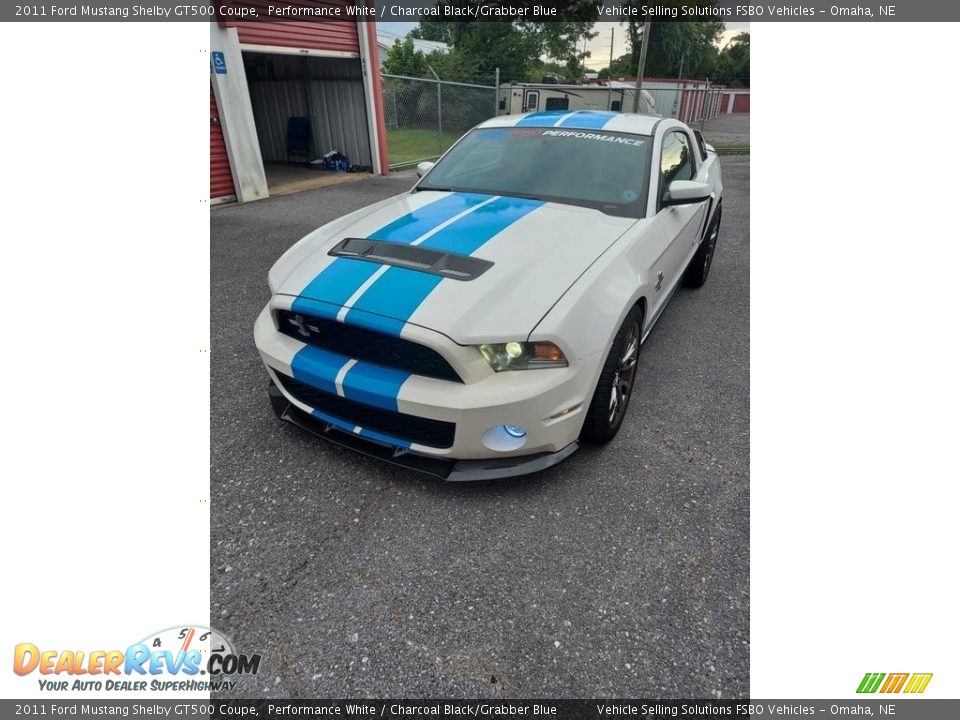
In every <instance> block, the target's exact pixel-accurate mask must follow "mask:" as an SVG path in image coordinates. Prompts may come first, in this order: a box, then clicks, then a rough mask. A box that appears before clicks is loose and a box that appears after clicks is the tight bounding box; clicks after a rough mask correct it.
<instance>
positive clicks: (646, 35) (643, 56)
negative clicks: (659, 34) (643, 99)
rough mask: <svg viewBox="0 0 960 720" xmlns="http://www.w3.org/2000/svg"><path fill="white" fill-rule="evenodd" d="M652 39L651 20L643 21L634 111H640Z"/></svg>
mask: <svg viewBox="0 0 960 720" xmlns="http://www.w3.org/2000/svg"><path fill="white" fill-rule="evenodd" d="M649 39H650V21H649V20H647V21H646V22H645V23H643V39H642V40H641V41H640V42H641V44H640V62H639V63H637V89H636V91H635V92H634V95H633V111H634V112H635V113H636V112H640V91H641V90H642V89H643V71H644V69H645V68H646V65H647V45H648V44H649V43H648V42H647V41H648V40H649Z"/></svg>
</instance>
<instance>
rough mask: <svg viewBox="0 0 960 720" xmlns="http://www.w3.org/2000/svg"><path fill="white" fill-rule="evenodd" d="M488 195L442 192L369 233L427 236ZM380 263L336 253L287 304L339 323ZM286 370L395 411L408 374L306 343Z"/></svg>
mask: <svg viewBox="0 0 960 720" xmlns="http://www.w3.org/2000/svg"><path fill="white" fill-rule="evenodd" d="M492 199H493V198H492V197H491V196H489V195H478V194H474V193H452V194H450V195H445V196H443V197H441V198H440V199H439V200H435V201H434V202H431V203H428V204H427V205H424V206H423V207H422V208H418V209H416V210H414V211H412V212H409V213H407V214H406V215H404V216H402V217H400V218H397V219H396V220H394V221H393V222H391V223H389V224H387V225H385V226H383V227H382V228H380V229H378V230H375V231H374V232H372V233H370V234H369V235H368V236H367V237H368V238H371V239H376V240H386V241H389V242H396V243H404V244H411V243H413V242H415V241H417V240H419V239H420V238H423V237H424V236H427V237H429V236H430V234H431V233H434V232H435V231H436V230H437V228H442V227H444V226H445V224H448V223H450V222H452V221H455V220H456V219H457V218H459V217H461V216H463V215H464V213H467V212H469V211H471V210H472V209H473V208H476V207H479V206H481V205H483V204H484V203H487V202H490V201H491V200H492ZM381 267H382V266H379V265H377V264H376V263H371V262H366V261H362V260H354V259H352V258H337V259H336V260H334V261H333V262H332V263H330V264H329V265H328V266H327V267H326V268H324V269H323V270H322V271H321V272H320V273H319V274H318V275H317V276H316V277H315V278H314V279H313V280H311V281H310V283H309V284H308V285H307V286H306V287H305V288H304V289H303V291H302V292H301V293H300V295H299V296H298V297H297V298H296V300H294V301H293V303H292V305H291V309H292V310H293V311H294V312H301V313H306V314H308V315H316V316H318V317H323V318H328V319H331V320H335V319H339V320H340V321H341V322H342V321H343V318H342V317H340V318H338V317H337V315H338V312H339V311H340V309H341V307H340V306H342V305H343V304H345V303H346V302H347V301H348V300H350V299H351V298H352V297H353V296H354V295H355V294H356V293H357V291H358V290H359V289H360V288H362V287H363V286H364V284H365V283H367V282H369V281H370V280H371V279H372V278H374V276H375V274H376V273H377V272H378V271H381ZM318 298H319V299H318ZM360 324H362V325H364V326H366V327H370V325H371V323H369V322H366V323H365V322H361V323H360ZM372 329H376V328H375V327H374V328H372ZM290 369H291V372H292V373H293V376H294V377H295V378H296V379H297V380H301V381H303V382H305V383H307V384H308V385H312V386H313V387H315V388H317V389H319V390H322V391H324V392H328V393H331V394H334V395H340V396H341V397H346V398H347V399H349V400H356V401H357V402H362V403H365V404H367V405H373V406H375V407H380V408H384V409H386V410H392V411H394V412H397V410H398V406H397V396H398V395H399V393H400V387H401V386H402V385H403V383H404V382H405V381H406V380H407V378H408V377H410V373H405V372H400V371H397V370H391V369H389V368H381V367H379V366H376V365H372V364H369V363H359V362H356V361H355V360H352V359H351V358H346V357H343V356H341V355H337V354H336V353H332V352H329V351H326V350H323V349H321V348H318V347H314V346H312V345H305V346H304V347H303V348H301V349H300V350H298V351H297V353H296V355H294V357H293V359H292V360H291V362H290ZM313 413H314V415H315V416H316V417H318V418H320V419H322V420H323V421H324V422H328V423H330V424H331V425H334V426H336V427H338V428H340V429H345V430H347V431H349V432H356V433H357V434H359V435H360V436H362V437H367V438H370V439H373V440H378V441H380V442H385V443H388V444H391V445H396V446H399V447H409V446H410V443H409V442H406V441H404V440H401V439H399V438H394V437H390V436H387V435H382V434H380V433H376V432H374V431H371V430H366V429H365V428H355V427H354V426H352V425H350V424H349V423H345V422H344V421H342V420H337V419H336V418H332V417H331V416H329V415H326V414H325V413H321V412H319V411H317V410H314V411H313Z"/></svg>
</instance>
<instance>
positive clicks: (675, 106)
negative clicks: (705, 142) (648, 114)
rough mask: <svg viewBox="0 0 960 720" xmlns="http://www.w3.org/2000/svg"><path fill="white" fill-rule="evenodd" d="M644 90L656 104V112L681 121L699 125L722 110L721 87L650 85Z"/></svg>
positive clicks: (722, 91)
mask: <svg viewBox="0 0 960 720" xmlns="http://www.w3.org/2000/svg"><path fill="white" fill-rule="evenodd" d="M643 89H644V90H646V91H647V92H648V93H650V95H651V96H652V97H653V99H654V101H655V102H656V104H657V113H658V114H660V115H662V116H663V117H671V118H677V119H678V120H680V121H681V122H684V123H686V124H687V125H691V126H693V127H699V126H701V125H703V123H704V122H706V121H707V120H710V119H711V118H715V117H717V116H718V115H719V114H720V113H721V112H723V102H722V101H723V93H724V88H722V87H704V88H683V87H681V86H680V85H679V84H678V85H676V86H675V87H672V88H665V87H656V86H653V87H650V86H647V85H645V86H644V88H643Z"/></svg>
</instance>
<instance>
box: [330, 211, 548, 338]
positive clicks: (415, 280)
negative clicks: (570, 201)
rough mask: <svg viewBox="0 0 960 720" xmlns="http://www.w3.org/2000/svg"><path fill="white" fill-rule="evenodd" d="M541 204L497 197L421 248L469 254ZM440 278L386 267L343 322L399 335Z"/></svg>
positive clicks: (432, 237)
mask: <svg viewBox="0 0 960 720" xmlns="http://www.w3.org/2000/svg"><path fill="white" fill-rule="evenodd" d="M542 205H543V202H542V201H540V200H526V199H522V198H497V199H496V200H494V201H493V202H489V203H486V204H484V205H483V206H482V207H479V208H477V210H476V211H474V212H472V213H470V214H469V215H465V216H464V217H462V218H460V219H459V220H457V221H456V222H454V223H451V224H450V225H448V226H447V227H445V228H443V229H442V230H441V231H440V232H438V233H436V234H434V235H432V236H431V237H430V238H428V239H426V240H424V241H423V243H422V244H421V247H425V248H431V249H433V250H445V251H448V252H454V253H459V254H461V255H471V254H473V253H474V252H476V251H477V250H478V249H480V248H481V247H483V245H484V244H485V243H486V242H487V241H489V240H490V239H491V238H493V237H495V236H496V235H498V234H499V233H501V232H503V231H504V230H505V229H506V228H508V227H510V225H512V224H513V223H515V222H516V221H517V220H519V219H520V218H522V217H524V216H525V215H527V214H529V213H531V212H533V211H534V210H536V209H537V208H539V207H541V206H542ZM443 280H444V278H442V277H440V276H438V275H431V274H428V273H422V272H418V271H416V270H409V269H407V268H400V267H389V268H387V270H386V272H384V273H383V275H382V276H381V277H380V278H379V279H378V280H377V281H376V282H374V283H373V284H372V285H371V286H370V287H369V289H368V290H367V291H366V292H365V293H364V294H363V295H362V296H361V297H360V298H359V299H358V300H357V301H356V302H354V304H353V307H352V309H351V310H350V311H349V312H348V313H347V315H346V318H347V322H353V321H357V322H364V324H373V325H374V326H375V327H374V328H373V329H376V330H379V331H380V332H384V333H388V334H390V335H399V334H400V332H401V331H402V330H403V326H404V325H406V323H407V320H408V319H409V318H410V316H411V315H413V313H414V312H415V311H416V309H417V308H418V307H420V305H421V304H422V303H423V301H424V300H426V299H427V296H428V295H430V293H431V292H433V290H434V288H436V287H437V285H439V284H440V283H441V282H443ZM450 282H457V281H456V280H451V281H450ZM361 312H365V313H371V315H367V316H366V317H365V318H364V319H363V320H361V319H360V318H359V317H358V316H359V315H360V314H361Z"/></svg>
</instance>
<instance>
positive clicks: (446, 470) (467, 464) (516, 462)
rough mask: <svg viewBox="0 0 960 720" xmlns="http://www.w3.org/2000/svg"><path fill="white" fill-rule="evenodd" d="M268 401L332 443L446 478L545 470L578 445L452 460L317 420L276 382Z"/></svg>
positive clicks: (466, 479)
mask: <svg viewBox="0 0 960 720" xmlns="http://www.w3.org/2000/svg"><path fill="white" fill-rule="evenodd" d="M269 392H270V404H271V406H272V407H273V411H274V412H275V413H276V414H277V417H278V418H279V419H280V420H282V421H283V422H288V423H290V424H291V425H295V426H296V427H298V428H300V429H301V430H306V431H307V432H309V433H312V434H313V435H316V436H317V437H319V438H323V439H324V440H326V441H328V442H332V443H334V444H335V445H340V446H341V447H345V448H349V449H351V450H354V451H355V452H358V453H361V454H363V455H367V456H368V457H373V458H376V459H378V460H383V461H384V462H388V463H391V464H393V465H399V466H400V467H405V468H407V469H408V470H415V471H416V472H420V473H424V474H426V475H432V476H434V477H437V478H440V479H441V480H447V481H450V482H476V481H479V480H499V479H502V478H508V477H517V476H520V475H529V474H531V473H535V472H539V471H541V470H546V469H547V468H549V467H552V466H553V465H556V464H557V463H559V462H562V461H563V460H566V459H567V458H568V457H570V456H571V455H573V453H575V452H576V451H577V448H578V447H579V445H578V443H577V442H576V441H574V442H572V443H570V444H569V445H567V446H566V447H565V448H563V449H562V450H560V451H558V452H552V453H550V452H545V453H537V454H535V455H520V456H517V457H510V458H490V459H489V460H453V459H452V458H444V457H436V456H434V457H431V456H430V455H421V454H419V453H416V452H410V451H409V450H406V449H405V448H397V447H393V446H390V445H387V444H385V443H379V442H376V441H372V440H368V439H366V438H362V437H360V436H358V435H355V434H353V433H349V432H346V431H344V430H341V429H339V428H337V427H336V426H334V425H332V424H330V423H325V422H323V421H322V420H318V419H317V418H315V417H314V416H313V415H311V414H309V413H307V412H304V411H303V410H301V409H300V408H298V407H297V406H296V405H294V404H293V403H291V402H290V401H289V400H287V398H286V396H285V395H284V394H283V393H282V392H280V389H279V388H278V387H277V386H276V383H273V382H271V383H270V391H269Z"/></svg>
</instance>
